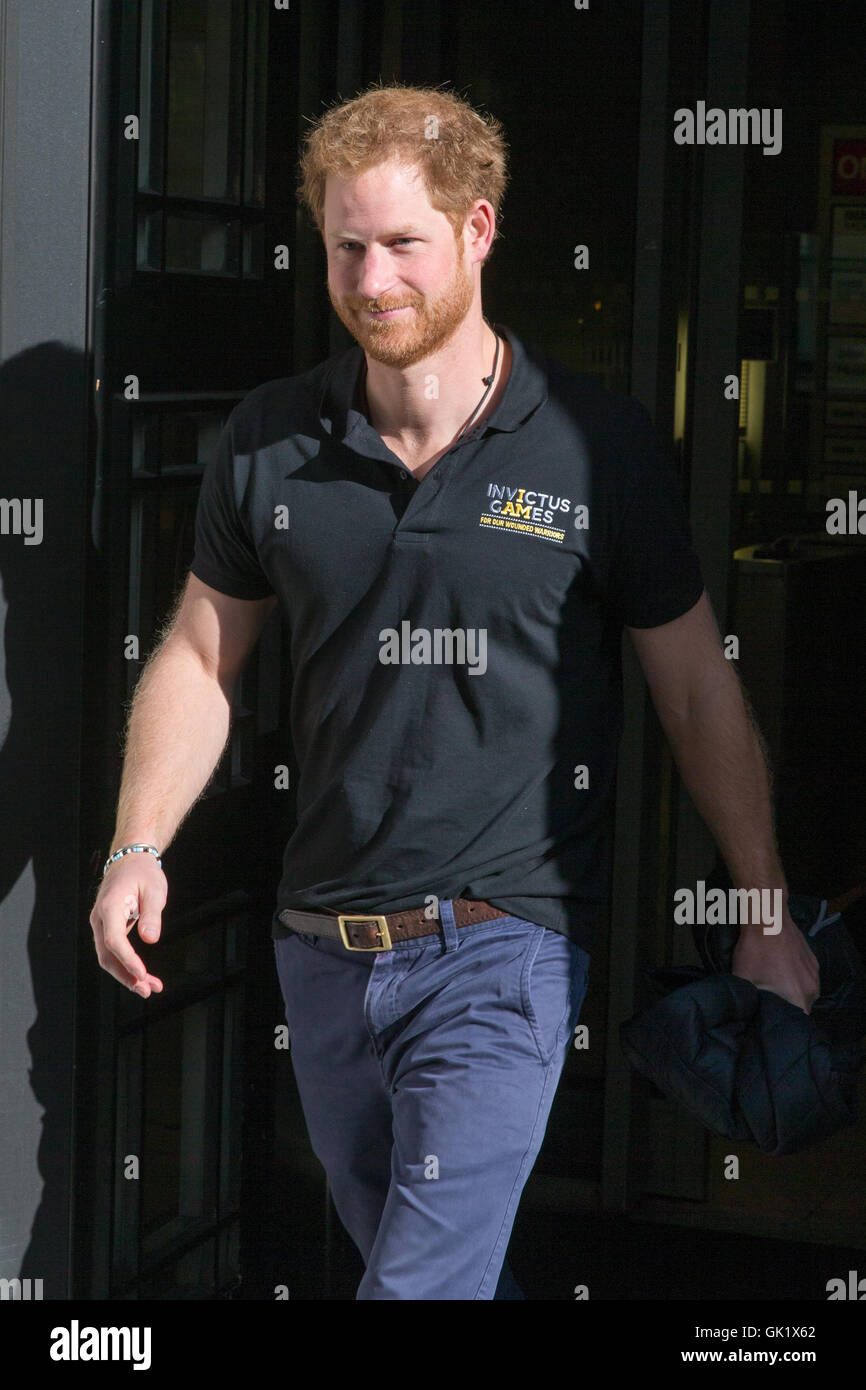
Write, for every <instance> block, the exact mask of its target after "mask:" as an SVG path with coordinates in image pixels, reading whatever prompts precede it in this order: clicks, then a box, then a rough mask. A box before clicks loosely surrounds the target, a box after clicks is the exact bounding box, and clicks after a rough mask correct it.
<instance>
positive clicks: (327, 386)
mask: <svg viewBox="0 0 866 1390" xmlns="http://www.w3.org/2000/svg"><path fill="white" fill-rule="evenodd" d="M493 327H494V328H496V330H497V332H498V333H500V334H502V335H503V336H504V337H506V338H507V339H508V342H509V343H510V345H511V351H512V361H511V371H510V373H509V376H508V380H507V381H506V383H505V390H504V391H503V393H502V398H501V400H500V401H499V404H498V405H497V407H496V409H495V410H494V412H493V414H492V415H491V416H490V417H489V418H488V419H487V420H485V421H484V422H483V425H482V426H481V427H479V431H476V430H475V429H472V430H470V432H469V434H468V435H467V436H466V438H472V437H474V436H475V435H476V433H477V432H483V431H485V430H487V429H495V430H509V431H510V430H516V429H517V428H518V427H519V426H520V425H522V424H523V422H524V421H525V420H527V419H528V418H529V416H530V415H533V414H534V413H535V411H536V410H538V408H539V407H540V406H542V405H543V404H544V402H545V401H546V400H547V373H546V372H545V370H544V368H543V366H542V365H541V364H540V363H539V362H537V361H535V360H534V359H533V358H532V357H531V356H530V355H529V353H528V352H527V350H526V348H525V347H524V346H523V343H522V342H521V341H520V339H519V338H518V337H517V334H516V333H514V331H513V330H512V329H510V328H507V327H506V326H505V325H504V324H501V323H496V324H494V325H493ZM363 361H364V350H363V348H362V347H361V345H360V343H355V344H353V346H352V347H349V348H347V349H346V351H345V352H341V353H338V354H337V355H336V356H335V357H333V358H331V360H330V362H329V364H328V367H329V370H327V371H326V372H325V378H324V382H323V385H322V389H321V392H320V395H319V402H318V410H319V419H320V422H321V425H322V428H323V429H324V430H325V431H326V433H328V434H330V435H331V436H332V437H333V438H334V439H335V440H338V441H339V442H340V443H341V444H345V445H347V446H348V447H349V448H350V449H354V450H355V451H356V452H357V453H363V454H368V453H373V454H379V453H380V452H381V451H382V450H384V451H385V452H384V456H385V457H390V455H389V453H388V450H387V449H386V448H385V446H384V444H383V442H382V438H381V436H380V435H379V434H378V433H377V432H376V430H374V429H373V426H372V425H371V424H370V422H369V421H368V420H367V418H366V416H365V415H362V414H361V412H360V410H358V409H357V407H356V406H355V404H354V401H355V393H356V389H357V386H358V378H359V376H360V372H361V367H362V365H363Z"/></svg>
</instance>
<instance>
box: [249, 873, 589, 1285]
mask: <svg viewBox="0 0 866 1390" xmlns="http://www.w3.org/2000/svg"><path fill="white" fill-rule="evenodd" d="M438 927H439V930H438V932H437V933H435V934H432V935H430V936H426V937H422V938H420V939H418V940H414V941H401V942H398V943H396V944H395V945H394V946H392V948H391V949H390V950H387V951H369V952H368V951H350V950H347V949H346V948H345V946H343V945H342V943H341V942H336V941H331V940H330V939H328V938H326V937H320V936H314V935H310V934H307V933H294V932H293V933H292V935H291V936H288V937H285V938H283V939H281V940H278V941H275V942H274V949H275V955H276V963H277V970H278V973H279V979H280V987H281V989H282V994H283V999H284V1002H285V1007H286V1021H287V1024H288V1030H289V1046H290V1050H291V1058H292V1065H293V1068H294V1074H295V1079H296V1081H297V1085H298V1092H299V1095H300V1100H301V1105H302V1107H303V1111H304V1117H305V1120H306V1124H307V1130H308V1133H309V1137H310V1143H311V1145H312V1147H313V1151H314V1153H315V1154H316V1156H317V1157H318V1159H319V1161H320V1162H321V1164H322V1166H323V1167H324V1169H325V1172H326V1173H327V1175H328V1179H329V1183H330V1190H331V1195H332V1197H333V1201H334V1205H335V1207H336V1209H337V1213H338V1215H339V1217H340V1219H341V1221H342V1222H343V1224H344V1226H345V1227H346V1230H347V1231H348V1232H349V1234H350V1236H351V1237H352V1239H353V1240H354V1242H355V1244H356V1245H357V1247H358V1249H359V1250H360V1252H361V1255H362V1257H363V1260H364V1263H365V1266H366V1269H365V1272H364V1276H363V1278H362V1280H361V1283H360V1285H359V1287H358V1291H357V1294H356V1298H357V1299H417V1300H421V1299H424V1300H427V1299H431V1300H432V1299H437V1300H438V1299H493V1298H522V1297H523V1295H522V1294H521V1292H520V1291H519V1290H518V1289H517V1287H516V1285H515V1284H514V1281H513V1277H512V1276H511V1274H510V1270H509V1269H508V1266H507V1265H505V1267H504V1268H503V1263H504V1259H505V1251H506V1248H507V1245H508V1241H509V1237H510V1235H511V1229H512V1226H513V1224H514V1218H515V1215H516V1212H517V1205H518V1202H519V1201H520V1196H521V1193H522V1191H523V1187H524V1184H525V1182H526V1180H527V1178H528V1176H529V1174H530V1172H531V1170H532V1166H533V1164H534V1162H535V1159H536V1157H537V1155H538V1151H539V1149H540V1148H541V1142H542V1140H543V1138H544V1132H545V1129H546V1126H547V1118H548V1115H549V1113H550V1107H551V1104H552V1102H553V1096H554V1093H555V1090H556V1086H557V1083H558V1081H559V1077H560V1074H561V1071H562V1067H563V1064H564V1062H565V1059H566V1056H567V1055H568V1049H569V1045H570V1043H571V1039H572V1037H573V1033H574V1028H575V1026H576V1024H577V1021H578V1017H579V1014H580V1009H581V1005H582V1003H583V999H584V996H585V994H586V987H587V982H588V971H589V959H590V957H589V953H588V952H587V951H585V950H583V948H582V947H580V946H578V945H577V944H576V943H574V942H571V941H569V940H568V939H567V938H566V937H564V936H563V935H561V934H560V933H558V932H554V931H551V930H549V929H548V928H546V927H542V926H539V925H537V924H536V923H533V922H528V921H525V920H523V919H522V918H519V917H499V918H495V919H494V920H492V921H489V922H477V923H473V924H472V925H470V926H467V927H460V928H459V929H458V928H457V927H456V926H455V924H454V913H453V907H452V904H451V901H450V900H447V899H446V900H442V901H440V903H439V923H438Z"/></svg>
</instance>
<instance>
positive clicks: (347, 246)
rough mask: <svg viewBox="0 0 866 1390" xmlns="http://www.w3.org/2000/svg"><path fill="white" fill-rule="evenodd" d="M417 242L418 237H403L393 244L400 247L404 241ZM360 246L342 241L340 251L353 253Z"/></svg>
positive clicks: (353, 242) (396, 239) (395, 240)
mask: <svg viewBox="0 0 866 1390" xmlns="http://www.w3.org/2000/svg"><path fill="white" fill-rule="evenodd" d="M417 240H418V238H417V237H414V236H401V237H395V238H394V241H393V243H392V245H394V246H398V245H399V244H400V242H402V241H405V242H410V241H417ZM358 245H360V243H359V242H357V241H341V242H340V246H339V249H340V250H341V251H345V250H350V251H351V250H352V249H353V248H354V247H356V246H358Z"/></svg>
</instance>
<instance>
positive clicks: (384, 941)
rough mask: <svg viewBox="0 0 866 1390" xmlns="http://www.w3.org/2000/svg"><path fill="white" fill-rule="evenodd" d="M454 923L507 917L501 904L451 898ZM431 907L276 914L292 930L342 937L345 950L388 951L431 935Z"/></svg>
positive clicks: (435, 920)
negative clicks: (399, 910)
mask: <svg viewBox="0 0 866 1390" xmlns="http://www.w3.org/2000/svg"><path fill="white" fill-rule="evenodd" d="M451 906H452V907H453V909H454V925H455V926H457V927H468V926H471V924H472V923H473V922H487V921H492V920H493V918H494V917H510V916H512V914H511V913H510V912H505V911H504V910H503V909H502V908H500V907H494V906H493V905H492V903H487V902H484V901H482V900H481V899H471V898H453V899H452V901H451ZM431 910H432V909H431V908H430V907H426V906H425V907H410V908H407V909H406V911H405V912H388V913H381V912H337V911H336V909H335V908H327V909H326V910H325V912H301V911H298V910H296V909H295V908H293V907H284V908H283V910H282V912H281V913H280V914H279V919H280V921H281V922H282V924H283V926H285V927H290V928H291V930H292V931H297V932H311V933H313V934H314V935H315V936H327V937H328V938H329V939H330V940H331V941H342V943H343V945H344V946H345V947H346V950H347V951H389V950H390V949H391V946H392V945H393V944H394V942H395V941H412V940H414V939H415V937H418V936H434V935H435V934H436V932H438V931H439V915H438V912H437V913H436V915H435V916H434V917H431V916H429V915H428V914H429V913H430V911H431Z"/></svg>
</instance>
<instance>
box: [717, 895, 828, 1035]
mask: <svg viewBox="0 0 866 1390" xmlns="http://www.w3.org/2000/svg"><path fill="white" fill-rule="evenodd" d="M731 973H732V974H734V975H739V977H740V978H741V979H743V980H751V981H752V984H753V985H756V986H757V988H758V989H769V990H771V991H772V992H773V994H779V995H781V997H782V998H783V999H787V1000H788V1001H789V1003H791V1004H796V1006H797V1008H798V1009H802V1010H803V1011H804V1012H805V1013H807V1014H808V1013H810V1012H811V1009H812V1005H813V1004H814V1002H815V1000H816V999H817V998H818V996H819V994H820V993H821V989H820V981H819V973H820V972H819V970H818V962H817V960H816V958H815V953H814V951H813V950H812V948H811V946H810V945H809V943H808V942H807V940H806V938H805V937H804V935H803V933H802V932H801V931H800V928H799V927H798V926H797V924H796V922H794V920H793V918H792V917H791V914H790V913H789V912H788V910H787V908H786V909H785V911H784V913H783V916H782V930H781V931H779V932H776V934H775V935H769V936H765V935H764V932H763V930H762V928H761V927H760V926H759V925H755V926H752V925H747V926H743V927H742V928H741V930H740V939H739V941H738V942H737V944H736V946H735V947H734V958H733V964H732V967H731Z"/></svg>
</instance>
